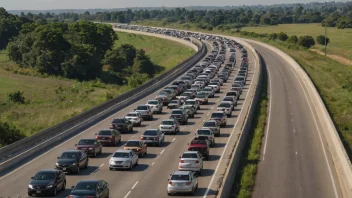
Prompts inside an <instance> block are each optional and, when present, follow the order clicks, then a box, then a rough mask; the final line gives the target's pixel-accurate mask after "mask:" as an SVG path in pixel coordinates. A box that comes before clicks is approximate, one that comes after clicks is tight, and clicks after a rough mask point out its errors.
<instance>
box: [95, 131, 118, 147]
mask: <svg viewBox="0 0 352 198" xmlns="http://www.w3.org/2000/svg"><path fill="white" fill-rule="evenodd" d="M95 139H96V140H98V141H99V142H100V143H101V144H102V145H110V146H117V144H118V143H120V142H121V133H120V132H119V131H118V130H116V129H102V130H100V131H99V132H98V133H96V134H95Z"/></svg>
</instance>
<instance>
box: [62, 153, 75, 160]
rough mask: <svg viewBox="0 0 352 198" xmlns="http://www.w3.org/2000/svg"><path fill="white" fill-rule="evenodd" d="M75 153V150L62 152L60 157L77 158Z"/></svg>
mask: <svg viewBox="0 0 352 198" xmlns="http://www.w3.org/2000/svg"><path fill="white" fill-rule="evenodd" d="M77 155H78V153H77V152H74V153H73V152H64V153H63V154H62V155H61V157H60V159H77Z"/></svg>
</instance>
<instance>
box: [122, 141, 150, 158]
mask: <svg viewBox="0 0 352 198" xmlns="http://www.w3.org/2000/svg"><path fill="white" fill-rule="evenodd" d="M123 149H124V150H132V151H134V152H135V153H137V154H138V155H139V156H140V157H143V156H144V155H146V154H147V152H148V151H147V150H148V146H147V144H145V143H144V142H143V141H142V140H128V141H127V142H126V144H125V145H124V147H123Z"/></svg>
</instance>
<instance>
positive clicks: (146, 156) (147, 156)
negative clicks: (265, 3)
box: [140, 153, 158, 159]
mask: <svg viewBox="0 0 352 198" xmlns="http://www.w3.org/2000/svg"><path fill="white" fill-rule="evenodd" d="M157 156H158V155H157V154H154V153H147V154H146V155H144V156H143V157H140V158H144V159H152V158H156V157H157Z"/></svg>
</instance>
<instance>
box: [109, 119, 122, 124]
mask: <svg viewBox="0 0 352 198" xmlns="http://www.w3.org/2000/svg"><path fill="white" fill-rule="evenodd" d="M112 123H114V124H123V123H125V119H114V121H112Z"/></svg>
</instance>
